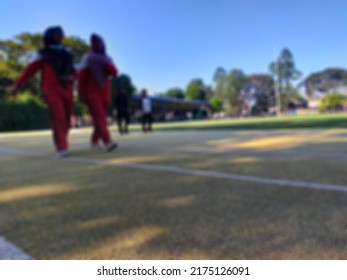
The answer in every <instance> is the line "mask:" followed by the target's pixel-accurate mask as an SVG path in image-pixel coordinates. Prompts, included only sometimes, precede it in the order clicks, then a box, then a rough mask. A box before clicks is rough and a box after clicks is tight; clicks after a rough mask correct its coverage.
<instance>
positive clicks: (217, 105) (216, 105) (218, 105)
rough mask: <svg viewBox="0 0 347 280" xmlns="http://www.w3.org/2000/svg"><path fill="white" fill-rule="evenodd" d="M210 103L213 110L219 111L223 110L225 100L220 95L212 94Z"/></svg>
mask: <svg viewBox="0 0 347 280" xmlns="http://www.w3.org/2000/svg"><path fill="white" fill-rule="evenodd" d="M208 102H209V103H210V107H211V111H212V112H213V113H217V112H220V111H222V110H223V100H222V99H221V98H220V97H218V96H215V95H214V96H212V97H210V99H209V100H208Z"/></svg>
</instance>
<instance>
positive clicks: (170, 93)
mask: <svg viewBox="0 0 347 280" xmlns="http://www.w3.org/2000/svg"><path fill="white" fill-rule="evenodd" d="M163 96H165V97H168V98H178V99H184V91H183V90H182V89H180V88H177V87H176V88H170V89H168V90H167V91H166V92H165V93H164V95H163Z"/></svg>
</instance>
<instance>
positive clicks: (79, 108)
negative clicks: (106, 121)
mask: <svg viewBox="0 0 347 280" xmlns="http://www.w3.org/2000/svg"><path fill="white" fill-rule="evenodd" d="M73 114H74V116H76V117H81V118H83V117H84V116H86V115H87V114H88V108H87V106H86V104H84V103H83V102H81V101H80V100H79V99H78V98H74V107H73Z"/></svg>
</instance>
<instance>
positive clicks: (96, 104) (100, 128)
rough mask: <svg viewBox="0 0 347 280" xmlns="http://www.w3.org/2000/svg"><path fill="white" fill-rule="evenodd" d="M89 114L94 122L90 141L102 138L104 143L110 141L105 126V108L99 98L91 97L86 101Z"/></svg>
mask: <svg viewBox="0 0 347 280" xmlns="http://www.w3.org/2000/svg"><path fill="white" fill-rule="evenodd" d="M88 105H89V106H88V107H89V111H90V114H91V115H92V118H93V122H94V133H93V135H92V141H95V140H98V139H99V137H100V138H101V139H102V141H103V142H104V144H105V145H107V144H109V143H110V141H111V137H110V133H109V131H108V128H107V120H106V118H107V114H106V112H105V108H104V106H103V104H102V101H101V100H100V99H97V98H95V99H93V100H90V101H89V102H88Z"/></svg>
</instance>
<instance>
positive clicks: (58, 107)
mask: <svg viewBox="0 0 347 280" xmlns="http://www.w3.org/2000/svg"><path fill="white" fill-rule="evenodd" d="M63 39H64V32H63V29H62V28H61V27H59V26H54V27H50V28H48V29H47V30H46V31H45V32H44V35H43V43H44V47H43V48H42V49H40V50H39V51H38V53H37V56H36V58H35V59H34V60H33V61H32V62H31V63H30V64H29V65H28V66H27V67H26V68H25V69H24V71H23V73H22V74H21V76H20V77H19V78H18V80H17V81H16V83H15V86H14V89H13V94H16V91H17V90H18V89H19V88H20V87H22V86H24V84H25V83H27V82H28V81H29V80H30V79H31V78H32V77H33V76H34V74H35V73H36V72H37V71H41V73H42V83H41V87H42V93H43V97H44V100H45V102H46V103H47V105H48V109H49V113H50V118H51V124H52V129H53V142H54V145H55V148H56V151H57V157H59V158H62V157H66V156H68V155H69V152H68V148H69V147H68V132H69V129H70V118H71V115H72V108H73V87H72V86H73V79H74V77H75V70H74V67H73V56H72V55H71V54H70V53H69V52H68V51H67V50H66V49H65V48H64V46H63V45H62V41H63Z"/></svg>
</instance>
